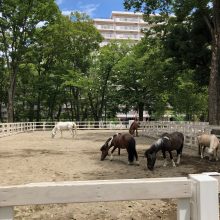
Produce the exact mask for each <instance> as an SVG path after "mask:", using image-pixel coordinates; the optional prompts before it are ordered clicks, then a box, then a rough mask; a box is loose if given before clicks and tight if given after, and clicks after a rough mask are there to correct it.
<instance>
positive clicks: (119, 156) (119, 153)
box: [118, 147, 121, 160]
mask: <svg viewBox="0 0 220 220" xmlns="http://www.w3.org/2000/svg"><path fill="white" fill-rule="evenodd" d="M118 158H119V160H120V159H121V148H120V147H119V148H118Z"/></svg>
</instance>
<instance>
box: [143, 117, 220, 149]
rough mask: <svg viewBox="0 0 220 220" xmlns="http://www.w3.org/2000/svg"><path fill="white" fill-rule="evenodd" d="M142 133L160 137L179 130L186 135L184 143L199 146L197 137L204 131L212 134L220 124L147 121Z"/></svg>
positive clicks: (219, 127)
mask: <svg viewBox="0 0 220 220" xmlns="http://www.w3.org/2000/svg"><path fill="white" fill-rule="evenodd" d="M140 128H141V131H140V133H141V134H142V135H143V136H149V137H154V138H158V137H159V136H160V135H161V134H163V133H164V132H168V133H169V132H174V131H179V132H182V133H183V135H184V144H185V145H187V146H189V147H191V148H192V149H193V148H194V147H197V142H196V137H197V136H198V135H200V134H202V133H207V134H210V132H211V130H212V129H217V130H220V126H210V125H209V124H208V123H207V122H173V121H147V122H141V127H140Z"/></svg>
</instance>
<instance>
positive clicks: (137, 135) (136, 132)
mask: <svg viewBox="0 0 220 220" xmlns="http://www.w3.org/2000/svg"><path fill="white" fill-rule="evenodd" d="M136 137H138V129H136Z"/></svg>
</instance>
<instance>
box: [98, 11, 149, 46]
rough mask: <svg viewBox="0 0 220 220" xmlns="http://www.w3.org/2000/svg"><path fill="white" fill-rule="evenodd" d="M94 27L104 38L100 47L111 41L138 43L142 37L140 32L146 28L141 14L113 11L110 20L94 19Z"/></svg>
mask: <svg viewBox="0 0 220 220" xmlns="http://www.w3.org/2000/svg"><path fill="white" fill-rule="evenodd" d="M94 25H95V27H96V28H97V29H98V30H99V31H100V33H101V34H102V36H103V37H104V41H103V42H102V44H101V46H103V45H106V44H108V42H109V41H110V40H112V39H118V40H126V39H130V40H132V41H134V42H136V41H139V40H140V39H141V38H142V37H143V33H141V30H142V29H143V28H146V27H147V23H146V22H144V20H143V14H142V13H133V12H121V11H113V12H112V15H111V18H110V19H99V18H97V19H94Z"/></svg>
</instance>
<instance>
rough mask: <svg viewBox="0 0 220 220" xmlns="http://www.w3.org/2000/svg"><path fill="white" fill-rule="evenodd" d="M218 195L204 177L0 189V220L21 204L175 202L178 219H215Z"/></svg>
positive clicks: (212, 181) (214, 185) (214, 181)
mask: <svg viewBox="0 0 220 220" xmlns="http://www.w3.org/2000/svg"><path fill="white" fill-rule="evenodd" d="M215 176H216V174H215ZM217 178H219V174H218V175H217ZM218 193H219V187H218V180H217V179H216V178H213V177H211V176H209V175H207V174H191V175H189V178H187V177H174V178H150V179H120V180H90V181H74V182H47V183H31V184H26V185H15V186H2V187H0V219H1V220H3V219H4V220H6V219H7V220H12V219H13V207H14V206H22V205H37V204H54V203H59V204H60V203H85V202H86V203H88V202H108V201H128V200H149V199H177V219H178V220H190V219H192V220H207V219H210V220H218V219H219V201H218Z"/></svg>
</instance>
